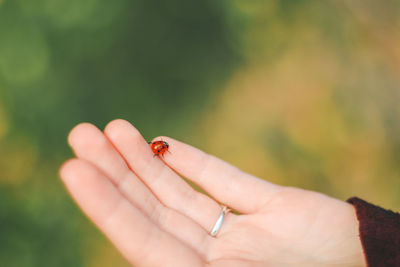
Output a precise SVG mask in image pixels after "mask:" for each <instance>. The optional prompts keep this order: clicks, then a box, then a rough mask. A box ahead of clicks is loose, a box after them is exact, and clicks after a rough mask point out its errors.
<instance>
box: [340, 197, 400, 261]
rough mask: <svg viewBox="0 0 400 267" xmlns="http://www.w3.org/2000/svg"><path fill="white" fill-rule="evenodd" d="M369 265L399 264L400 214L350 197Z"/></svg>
mask: <svg viewBox="0 0 400 267" xmlns="http://www.w3.org/2000/svg"><path fill="white" fill-rule="evenodd" d="M347 202H349V203H351V204H353V206H354V207H355V209H356V213H357V219H358V221H359V224H360V228H359V230H360V238H361V243H362V246H363V249H364V253H365V256H366V259H367V263H368V266H369V267H381V266H382V267H383V266H385V267H390V266H397V267H399V266H400V214H399V213H395V212H392V211H390V210H385V209H382V208H380V207H377V206H374V205H372V204H370V203H368V202H366V201H364V200H362V199H359V198H357V197H352V198H350V199H349V200H347Z"/></svg>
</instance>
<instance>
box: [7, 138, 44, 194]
mask: <svg viewBox="0 0 400 267" xmlns="http://www.w3.org/2000/svg"><path fill="white" fill-rule="evenodd" d="M0 146H1V156H0V184H2V185H11V186H20V185H22V184H23V183H24V182H26V181H27V179H28V178H30V177H32V173H35V172H36V171H37V170H36V164H37V160H38V148H37V147H35V146H34V145H33V144H32V142H31V140H29V139H28V138H26V137H24V136H15V137H12V138H7V139H3V140H1V139H0Z"/></svg>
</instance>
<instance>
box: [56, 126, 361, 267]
mask: <svg viewBox="0 0 400 267" xmlns="http://www.w3.org/2000/svg"><path fill="white" fill-rule="evenodd" d="M160 139H161V138H156V140H160ZM162 140H164V141H166V142H168V143H169V150H170V152H171V153H167V154H165V157H164V158H159V157H154V156H153V153H152V151H151V149H150V147H149V144H148V143H147V142H146V141H145V140H144V139H143V137H142V136H141V135H140V133H139V132H138V130H136V129H135V128H134V127H133V126H132V125H131V124H130V123H128V122H126V121H123V120H115V121H112V122H111V123H109V125H108V126H107V127H106V128H105V130H104V133H103V132H101V131H100V130H98V129H97V128H96V127H95V126H93V125H91V124H88V123H83V124H80V125H78V126H76V127H75V128H74V129H73V130H72V131H71V133H70V135H69V143H70V145H71V146H72V148H73V150H74V152H75V154H76V157H77V158H76V159H72V160H69V161H67V162H66V163H65V164H64V165H63V166H62V168H61V172H60V173H61V178H62V180H63V181H64V183H65V185H66V187H67V188H68V190H69V192H70V193H71V195H72V197H73V198H74V199H75V201H76V202H77V203H78V205H79V206H80V207H81V208H82V210H83V211H84V212H85V213H86V214H87V215H88V216H89V217H90V219H91V220H92V221H93V222H94V223H95V224H96V225H97V226H98V227H99V228H100V229H101V231H103V232H104V234H105V235H106V236H107V237H108V238H109V239H110V240H111V242H112V243H113V244H114V245H115V246H116V247H117V248H118V249H119V251H120V252H121V253H122V255H124V257H125V258H126V259H127V260H128V261H129V262H130V263H132V264H134V265H135V266H173V267H177V266H190V267H191V266H223V267H227V266H229V267H230V266H365V265H366V264H365V260H364V256H363V252H362V247H361V243H360V240H359V236H358V222H357V219H356V215H355V211H354V208H353V207H352V206H351V205H350V204H347V203H346V202H343V201H339V200H336V199H333V198H330V197H327V196H325V195H323V194H319V193H315V192H311V191H306V190H301V189H296V188H290V187H283V186H279V185H275V184H272V183H269V182H267V181H264V180H261V179H258V178H256V177H254V176H251V175H249V174H247V173H244V172H242V171H240V170H239V169H237V168H235V167H233V166H231V165H229V164H228V163H226V162H224V161H222V160H220V159H218V158H216V157H213V156H211V155H208V154H206V153H204V152H202V151H200V150H198V149H196V148H193V147H191V146H189V145H186V144H183V143H181V142H178V141H176V140H173V139H171V138H168V137H162ZM178 174H179V175H181V176H183V177H186V178H187V179H189V180H191V181H193V182H194V183H196V184H197V185H199V186H200V187H202V188H203V189H204V190H205V191H206V192H208V194H209V195H210V196H211V197H208V196H206V195H204V194H201V193H199V192H197V191H195V190H194V189H192V187H190V186H189V185H188V184H187V183H186V182H185V181H184V180H183V179H182V178H181V177H180V176H179V175H178ZM218 203H223V204H224V205H227V206H229V207H231V208H232V209H234V210H236V211H238V212H240V213H241V215H236V214H233V213H228V214H227V216H226V217H225V220H224V221H223V224H222V227H221V229H220V231H219V233H218V235H217V237H215V238H214V237H211V236H210V235H209V232H210V230H211V229H212V228H213V226H214V224H215V222H216V220H217V218H218V217H219V215H220V212H221V206H220V204H218Z"/></svg>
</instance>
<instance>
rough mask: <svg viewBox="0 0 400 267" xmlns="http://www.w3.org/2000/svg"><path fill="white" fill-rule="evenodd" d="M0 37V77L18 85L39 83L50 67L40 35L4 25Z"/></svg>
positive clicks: (35, 30)
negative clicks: (37, 81)
mask: <svg viewBox="0 0 400 267" xmlns="http://www.w3.org/2000/svg"><path fill="white" fill-rule="evenodd" d="M5 28H6V29H5ZM0 33H1V35H2V36H1V42H0V73H1V76H3V77H4V79H5V80H6V81H8V82H9V83H11V84H17V85H22V84H28V83H31V82H34V81H36V80H38V79H40V78H41V77H42V76H43V74H44V73H45V72H46V70H47V68H48V65H49V48H48V45H47V42H46V40H45V38H44V36H43V34H42V32H41V31H39V30H37V29H35V28H33V27H29V26H27V25H23V24H22V23H19V24H14V25H10V26H8V27H7V26H5V25H3V26H2V27H1V28H0Z"/></svg>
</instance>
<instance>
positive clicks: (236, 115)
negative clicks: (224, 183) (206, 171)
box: [0, 0, 400, 267]
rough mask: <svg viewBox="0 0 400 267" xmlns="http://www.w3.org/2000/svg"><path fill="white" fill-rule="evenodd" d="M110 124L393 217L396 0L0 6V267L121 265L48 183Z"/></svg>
mask: <svg viewBox="0 0 400 267" xmlns="http://www.w3.org/2000/svg"><path fill="white" fill-rule="evenodd" d="M115 118H124V119H126V120H129V121H130V122H132V123H133V124H134V125H135V126H136V127H137V128H138V129H139V130H141V132H142V133H143V135H144V136H145V138H147V139H149V140H150V139H151V138H153V137H155V136H158V135H168V136H172V137H175V138H177V139H180V140H183V141H185V142H188V143H190V144H192V145H194V146H197V147H199V148H201V149H203V150H205V151H207V152H209V153H212V154H214V155H216V156H219V157H221V158H223V159H225V160H227V161H228V162H231V163H232V164H235V165H237V166H238V167H240V168H242V169H243V170H245V171H248V172H250V173H252V174H254V175H257V176H259V177H262V178H264V179H268V180H270V181H272V182H275V183H279V184H283V185H291V186H299V187H302V188H306V189H310V190H317V191H321V192H323V193H326V194H329V195H331V196H334V197H337V198H340V199H343V200H345V199H347V198H348V197H350V196H353V195H357V196H359V197H362V198H365V199H367V200H369V201H371V202H373V203H376V204H379V205H382V206H385V207H387V208H391V209H394V210H399V207H400V1H398V0H386V1H377V0H375V1H373V0H368V1H361V0H355V1H336V0H327V1H320V0H298V1H289V0H280V1H278V0H272V1H259V0H256V1H246V0H229V1H228V0H226V1H225V0H220V1H214V0H206V1H193V0H170V1H161V0H152V1H149V0H131V1H128V0H113V1H102V0H36V1H31V0H13V1H11V0H0V151H1V154H0V265H1V266H5V267H14V266H16V267H28V266H29V267H31V266H41V267H47V266H52V267H53V266H85V267H86V266H87V267H91V266H93V267H94V266H96V267H102V266H128V264H127V263H126V262H125V261H124V260H123V259H122V258H121V257H120V256H119V254H118V253H117V252H116V250H115V249H114V248H113V247H112V246H111V245H110V244H109V243H108V241H106V239H105V238H104V237H103V236H102V235H101V233H100V232H99V231H98V230H97V229H95V227H94V226H93V225H92V224H91V223H90V222H89V221H88V220H87V219H86V217H85V216H84V215H83V214H82V213H81V212H80V211H79V210H78V208H77V207H76V206H75V204H74V203H73V202H72V200H71V199H70V198H69V196H68V194H67V193H66V191H65V189H64V188H63V186H62V184H61V182H60V181H59V179H58V178H57V177H58V173H57V172H58V168H59V166H60V165H61V163H62V162H63V161H64V160H66V159H67V158H69V157H72V153H71V151H70V149H69V147H68V146H67V143H66V137H67V134H68V131H69V130H70V129H71V128H72V127H73V126H74V125H75V124H77V123H79V122H82V121H87V122H92V123H94V124H95V125H97V126H98V127H100V128H101V129H102V128H103V127H104V126H105V125H106V123H107V122H108V121H110V120H112V119H115Z"/></svg>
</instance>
